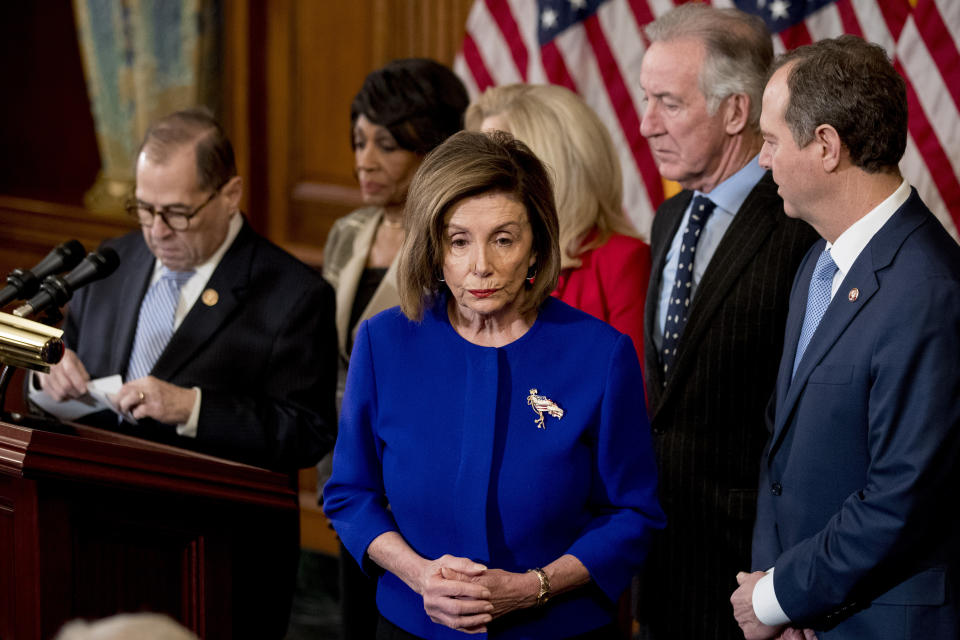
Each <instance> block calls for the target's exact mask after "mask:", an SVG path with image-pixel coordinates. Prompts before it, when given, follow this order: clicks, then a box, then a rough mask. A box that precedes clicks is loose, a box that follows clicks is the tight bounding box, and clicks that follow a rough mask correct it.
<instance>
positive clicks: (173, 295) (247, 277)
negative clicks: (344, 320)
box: [39, 110, 337, 470]
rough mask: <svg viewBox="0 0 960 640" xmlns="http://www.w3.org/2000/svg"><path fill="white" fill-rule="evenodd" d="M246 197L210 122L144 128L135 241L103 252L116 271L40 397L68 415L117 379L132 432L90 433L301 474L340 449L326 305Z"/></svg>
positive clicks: (79, 299) (73, 313)
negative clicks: (264, 231)
mask: <svg viewBox="0 0 960 640" xmlns="http://www.w3.org/2000/svg"><path fill="white" fill-rule="evenodd" d="M242 193H243V184H242V180H241V178H240V176H238V175H237V173H236V166H235V163H234V157H233V149H232V146H231V144H230V141H229V140H228V139H227V138H226V136H225V135H224V133H223V131H222V129H221V128H220V126H219V124H217V122H216V121H215V120H214V119H213V118H212V117H211V116H210V115H209V114H208V113H207V112H205V111H202V110H188V111H181V112H177V113H174V114H171V115H169V116H167V117H165V118H163V119H161V120H160V121H158V122H157V123H155V124H154V125H153V126H152V127H150V129H149V130H148V131H147V134H146V136H145V138H144V142H143V144H142V145H141V148H140V152H139V154H138V157H137V164H136V192H135V197H134V198H133V199H132V200H131V202H130V203H129V205H128V211H129V213H130V214H131V215H132V216H133V217H134V218H135V219H137V220H138V221H139V222H140V225H141V232H133V233H130V234H128V235H126V236H123V237H121V238H118V239H115V240H111V241H108V243H107V244H109V246H112V247H113V248H114V249H115V250H116V251H117V253H118V254H119V256H120V267H119V268H118V270H117V272H116V273H114V274H113V275H112V276H111V277H109V278H107V279H105V280H103V281H101V282H97V283H94V284H93V285H90V286H89V287H87V288H85V289H83V290H81V291H80V292H78V293H77V295H76V296H75V297H74V300H73V302H72V303H71V305H70V308H69V311H68V315H67V320H66V324H65V327H64V328H65V334H64V339H65V341H66V344H67V346H68V347H69V348H68V350H67V352H66V354H65V355H64V358H63V360H62V361H61V362H60V363H59V364H58V365H56V366H54V367H53V368H52V369H51V372H50V374H49V375H41V376H39V384H40V386H41V387H42V389H43V390H44V391H45V392H46V393H47V394H48V395H49V396H51V397H53V398H54V399H55V400H58V401H59V400H66V399H70V398H76V397H79V396H82V395H83V394H84V393H86V392H87V384H88V382H89V381H90V380H91V379H93V378H100V377H104V376H109V375H113V374H120V375H122V376H123V386H122V387H121V388H120V390H119V392H118V393H117V394H116V396H115V402H116V405H117V407H118V408H119V409H120V411H122V412H124V413H125V414H127V415H129V416H132V418H134V419H135V421H136V424H134V423H133V422H131V421H127V420H124V421H123V422H122V423H120V424H118V421H117V418H116V415H115V414H113V413H109V412H102V413H99V414H94V415H93V416H90V417H89V419H87V418H84V419H83V421H84V422H90V423H92V424H97V425H100V426H107V427H110V428H113V429H119V430H121V431H124V432H126V433H131V434H134V435H139V436H141V437H146V438H148V439H151V440H159V441H163V442H167V443H172V444H175V445H177V446H181V447H185V448H189V449H194V450H198V451H202V452H204V453H209V454H212V455H217V456H220V457H225V458H230V459H234V460H238V461H241V462H246V463H249V464H254V465H258V466H263V467H268V468H273V469H278V470H293V469H296V468H303V467H307V466H310V465H312V464H314V463H315V462H316V461H317V460H319V458H320V457H321V456H322V455H323V454H324V453H326V452H327V451H328V450H329V449H330V448H331V447H332V445H333V440H334V437H335V410H334V390H335V387H336V367H337V362H336V357H337V356H336V353H337V351H336V331H335V329H334V298H333V293H332V290H331V289H330V287H329V286H328V285H327V284H326V283H325V282H324V281H323V279H322V278H321V277H320V276H319V274H318V273H316V272H315V271H313V270H312V269H310V268H309V267H307V266H306V265H304V264H302V263H300V262H299V261H297V260H296V259H294V258H292V257H291V256H289V255H288V254H286V253H284V252H283V251H281V250H280V249H279V248H278V247H276V246H275V245H273V244H271V243H270V242H268V241H267V240H266V239H264V238H263V237H261V236H260V235H258V234H257V233H256V232H254V231H253V229H251V227H250V225H249V224H247V223H246V221H245V220H244V218H243V216H242V215H241V214H240V211H239V203H240V199H241V196H242Z"/></svg>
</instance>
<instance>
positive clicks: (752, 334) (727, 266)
mask: <svg viewBox="0 0 960 640" xmlns="http://www.w3.org/2000/svg"><path fill="white" fill-rule="evenodd" d="M647 35H648V36H649V38H650V40H651V45H650V47H649V49H648V50H647V53H646V55H645V56H644V60H643V64H642V67H641V75H640V83H641V87H642V89H643V91H644V93H645V97H646V105H645V110H644V114H643V121H642V123H641V127H640V131H641V133H642V134H643V135H644V137H646V138H647V140H648V141H649V144H650V148H651V150H652V151H653V154H654V158H655V159H656V161H657V166H658V169H659V170H660V173H661V174H662V175H663V176H664V177H666V178H668V179H671V180H675V181H677V182H679V183H680V185H681V186H682V187H683V188H684V189H683V191H682V192H681V193H680V194H678V195H676V196H675V197H673V198H671V199H669V200H668V201H667V202H665V203H664V204H663V205H662V206H661V207H660V209H659V210H658V211H657V215H656V217H655V218H654V223H653V230H652V233H651V249H652V259H653V269H652V272H651V278H650V286H649V290H648V294H647V306H646V318H645V328H644V329H645V330H644V333H645V341H646V344H645V351H646V363H645V364H646V367H645V374H646V386H647V404H648V409H649V411H650V416H651V425H652V428H653V431H654V444H655V447H656V450H657V455H658V464H659V466H660V482H661V502H662V504H663V505H664V509H665V510H666V512H667V517H668V525H667V529H666V530H665V531H664V532H663V534H662V535H661V536H660V538H659V539H658V540H656V541H655V543H654V546H653V547H652V548H651V552H650V557H649V560H648V566H647V568H646V570H645V572H644V574H643V575H642V576H641V577H640V580H639V584H638V589H637V593H636V601H635V613H636V616H637V619H638V621H639V622H640V627H641V637H644V638H655V639H657V640H663V639H667V638H669V639H671V640H673V639H681V640H683V639H696V640H701V639H713V638H738V637H741V635H740V630H739V628H738V627H737V625H736V624H734V623H733V622H731V621H730V617H731V616H730V603H729V593H730V591H731V589H732V588H733V587H735V585H736V580H735V576H736V573H737V571H738V566H742V565H738V564H737V563H738V562H748V561H749V558H750V538H751V531H752V524H753V515H754V510H755V505H756V486H757V485H756V474H757V470H758V464H759V459H760V455H761V452H762V449H763V445H764V442H765V439H766V429H765V426H764V410H765V406H766V404H767V401H768V400H769V398H770V395H771V392H772V391H773V386H774V382H775V379H776V369H777V362H778V357H779V353H780V351H781V346H782V341H783V328H784V323H785V319H786V313H787V302H788V296H789V293H790V284H791V282H792V280H793V275H794V272H795V270H796V268H797V265H798V264H799V262H800V260H801V258H802V257H803V255H804V253H805V252H806V250H807V249H808V248H809V246H810V245H811V244H812V243H813V241H814V240H815V238H816V234H815V233H814V231H813V230H812V229H811V228H810V227H809V226H807V225H806V224H804V223H802V222H798V221H795V220H790V219H788V218H787V217H786V216H785V215H784V212H783V202H782V200H781V199H780V197H779V196H778V195H777V186H776V185H775V184H774V182H773V181H772V179H771V177H770V175H769V173H768V172H766V171H764V170H763V169H762V168H760V166H759V164H758V162H757V154H758V153H759V151H760V147H761V144H762V140H761V138H760V134H759V126H758V122H759V116H760V99H761V96H762V92H763V86H764V81H765V78H766V73H767V69H768V67H769V65H770V63H771V61H772V58H773V47H772V43H771V40H770V35H769V33H768V32H767V30H766V27H765V26H764V24H763V22H762V21H761V20H759V19H758V18H755V17H753V16H749V15H748V14H745V13H742V12H739V11H737V10H734V9H729V10H721V9H715V8H712V7H709V6H707V5H702V4H695V5H694V4H689V5H682V6H680V7H677V8H676V9H674V10H672V11H671V12H669V13H667V14H665V15H663V16H661V17H660V18H659V19H658V20H657V21H655V22H654V23H652V24H651V25H649V26H648V27H647Z"/></svg>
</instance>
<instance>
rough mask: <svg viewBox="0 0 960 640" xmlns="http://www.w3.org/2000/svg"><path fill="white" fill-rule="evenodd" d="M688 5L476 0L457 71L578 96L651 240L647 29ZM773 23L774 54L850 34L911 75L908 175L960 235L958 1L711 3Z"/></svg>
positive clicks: (480, 81)
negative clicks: (555, 87) (643, 86)
mask: <svg viewBox="0 0 960 640" xmlns="http://www.w3.org/2000/svg"><path fill="white" fill-rule="evenodd" d="M677 4H682V1H676V2H674V1H673V0H476V1H475V3H474V5H473V7H472V9H471V11H470V15H469V17H468V19H467V32H466V35H465V37H464V41H463V49H462V50H461V52H460V53H459V54H458V55H457V58H456V61H455V62H454V69H455V70H456V71H457V73H458V74H459V75H460V77H461V78H462V79H463V80H464V82H465V83H466V85H467V89H468V91H469V92H470V95H471V96H476V95H478V94H479V93H482V92H483V90H484V89H486V88H487V87H490V86H494V85H501V84H510V83H514V82H529V83H552V84H559V85H563V86H566V87H568V88H570V89H572V90H573V91H576V92H577V93H579V94H580V95H581V96H583V98H584V99H585V100H586V101H587V102H588V103H589V104H590V106H591V107H593V109H594V110H595V111H596V112H597V113H598V114H599V115H600V118H601V119H602V120H603V121H604V122H605V123H606V125H607V127H608V128H609V129H610V133H611V135H612V136H613V140H614V144H615V145H616V146H617V148H618V149H619V153H620V162H621V164H622V165H623V176H624V209H625V211H626V212H627V214H628V215H629V216H630V218H631V219H632V220H633V222H634V224H635V225H636V227H637V229H638V230H640V232H641V233H642V234H643V235H644V236H645V237H646V236H647V235H648V233H649V229H650V222H651V220H652V218H653V213H654V211H655V210H656V208H657V206H658V205H659V204H660V203H661V202H662V201H663V199H664V191H665V188H666V187H665V185H664V183H663V182H662V181H661V179H660V176H659V174H658V173H657V169H656V165H655V164H654V162H653V156H652V155H651V154H650V150H649V148H648V147H647V144H646V141H645V140H644V139H643V137H642V136H641V135H640V117H641V112H640V104H641V96H642V93H641V91H640V81H639V73H640V60H641V58H642V57H643V52H644V51H645V50H646V46H647V44H648V42H647V41H646V40H645V36H644V35H643V33H642V27H643V26H644V25H646V24H647V23H649V22H651V21H652V20H654V19H655V18H657V17H658V16H660V15H663V14H664V13H666V12H667V11H669V10H670V9H671V8H673V7H674V6H675V5H677ZM711 4H713V5H714V6H716V7H734V6H735V7H738V8H739V9H742V10H744V11H748V12H750V13H754V14H757V15H759V16H761V17H763V19H764V20H765V21H766V23H767V25H768V26H769V27H770V31H771V32H773V33H774V34H775V35H774V49H775V51H777V52H778V53H779V52H782V51H785V50H787V49H792V48H794V47H797V46H800V45H803V44H808V43H811V42H813V41H815V40H818V39H821V38H832V37H836V36H839V35H841V34H844V33H852V34H855V35H858V36H861V37H863V38H865V39H867V40H870V41H872V42H876V43H878V44H880V45H882V46H883V47H884V48H885V49H886V50H887V53H888V54H889V55H890V57H891V58H892V59H893V61H894V64H895V65H896V68H897V70H898V71H899V72H900V73H901V74H902V75H903V77H904V78H905V79H906V81H907V98H908V102H909V110H910V121H909V137H908V140H907V151H906V154H905V155H904V157H903V160H902V162H901V170H902V172H903V175H904V177H905V178H906V179H907V181H909V182H910V184H912V185H914V186H915V187H916V188H917V189H918V190H919V192H920V195H921V197H922V198H923V200H924V202H926V203H927V205H928V206H929V207H930V209H931V210H932V211H933V212H934V213H935V214H936V216H937V218H939V219H940V221H941V222H942V223H943V225H944V226H945V227H946V228H947V230H948V231H949V232H950V233H951V235H953V237H954V238H955V239H958V240H960V236H958V232H957V230H958V228H960V178H958V176H960V0H806V1H804V0H712V2H711Z"/></svg>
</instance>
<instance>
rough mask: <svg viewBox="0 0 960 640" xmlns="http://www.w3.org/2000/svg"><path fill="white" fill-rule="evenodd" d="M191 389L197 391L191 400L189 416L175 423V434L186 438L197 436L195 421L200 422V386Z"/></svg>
mask: <svg viewBox="0 0 960 640" xmlns="http://www.w3.org/2000/svg"><path fill="white" fill-rule="evenodd" d="M193 390H194V391H196V392H197V398H196V400H194V401H193V410H191V411H190V417H189V418H187V421H186V422H184V423H183V424H178V425H177V435H181V436H184V437H187V438H196V437H197V423H198V422H200V387H194V388H193Z"/></svg>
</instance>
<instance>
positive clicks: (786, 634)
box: [777, 627, 817, 640]
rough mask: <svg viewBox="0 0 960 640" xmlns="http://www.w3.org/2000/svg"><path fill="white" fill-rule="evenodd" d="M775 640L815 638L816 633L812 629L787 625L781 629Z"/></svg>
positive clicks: (811, 639) (812, 639)
mask: <svg viewBox="0 0 960 640" xmlns="http://www.w3.org/2000/svg"><path fill="white" fill-rule="evenodd" d="M777 640H817V634H816V633H814V631H813V629H796V628H794V627H787V628H786V629H784V630H783V633H781V634H780V635H779V636H777Z"/></svg>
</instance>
